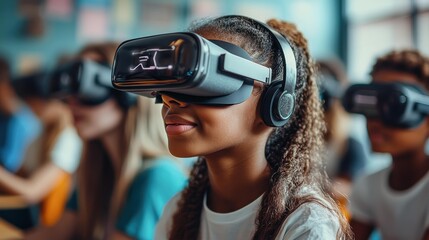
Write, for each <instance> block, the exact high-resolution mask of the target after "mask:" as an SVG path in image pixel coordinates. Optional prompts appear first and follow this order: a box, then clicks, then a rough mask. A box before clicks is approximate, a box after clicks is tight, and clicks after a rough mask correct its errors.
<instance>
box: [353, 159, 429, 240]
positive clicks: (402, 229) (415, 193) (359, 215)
mask: <svg viewBox="0 0 429 240" xmlns="http://www.w3.org/2000/svg"><path fill="white" fill-rule="evenodd" d="M390 171H391V168H390V167H388V168H385V169H382V170H380V171H378V172H376V173H373V174H370V175H367V176H363V177H362V178H360V179H358V180H357V181H356V183H355V185H354V186H353V189H352V195H351V196H350V203H349V210H350V213H351V215H352V217H353V218H354V219H356V220H358V221H361V222H364V223H369V224H373V225H374V226H375V227H376V228H378V230H379V231H380V233H381V236H382V239H384V240H394V239H404V240H405V239H407V240H408V239H422V237H423V234H424V232H425V230H426V229H427V228H428V226H429V172H428V173H426V175H425V176H424V177H423V178H422V179H421V180H420V181H419V182H418V183H416V184H414V186H412V187H411V188H409V189H407V190H404V191H395V190H393V189H391V188H390V187H389V185H388V179H389V173H390Z"/></svg>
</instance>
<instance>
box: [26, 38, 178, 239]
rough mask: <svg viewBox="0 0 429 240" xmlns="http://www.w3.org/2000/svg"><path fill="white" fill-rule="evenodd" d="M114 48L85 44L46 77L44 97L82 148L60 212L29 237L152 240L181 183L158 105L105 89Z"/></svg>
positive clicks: (108, 86)
mask: <svg viewBox="0 0 429 240" xmlns="http://www.w3.org/2000/svg"><path fill="white" fill-rule="evenodd" d="M116 48H117V44H116V43H103V44H94V45H88V46H86V47H85V48H84V49H82V50H81V51H80V53H79V55H78V59H77V61H74V62H71V63H70V64H67V65H64V66H62V67H59V68H58V69H57V70H56V71H55V72H54V73H53V74H52V77H51V81H52V82H51V87H50V92H51V94H53V95H55V96H57V97H61V98H64V99H65V101H66V102H67V103H68V104H69V106H70V109H71V111H72V114H73V118H74V125H75V127H76V129H77V131H78V134H79V136H80V137H81V138H82V139H83V140H84V149H85V151H84V153H83V155H82V161H81V164H80V167H79V171H78V176H77V180H78V181H77V190H76V191H75V192H74V193H73V195H72V197H71V199H70V200H69V203H68V206H67V210H66V212H65V214H63V216H62V218H61V220H60V221H59V222H58V223H57V224H56V225H55V226H53V227H51V228H40V229H36V230H35V231H33V232H31V233H29V234H28V235H27V238H28V239H71V238H76V237H77V238H79V239H153V237H154V236H153V235H154V230H155V224H156V223H157V221H158V219H159V217H160V215H161V212H162V209H163V207H164V205H165V204H166V203H167V201H168V200H169V199H170V198H172V197H173V196H174V194H176V193H177V192H178V191H180V190H182V188H183V187H184V185H185V180H186V177H185V172H184V171H183V169H182V168H181V167H180V165H179V164H178V163H177V162H176V160H175V159H174V158H172V157H171V155H170V154H169V152H168V148H167V139H166V135H165V132H164V130H163V126H162V119H161V116H160V114H159V111H160V106H157V105H155V104H153V103H152V102H151V101H150V99H146V98H145V99H137V96H131V95H130V94H128V93H125V92H120V91H117V90H115V89H113V88H112V86H111V67H110V64H109V63H110V62H112V60H113V57H114V51H115V49H116Z"/></svg>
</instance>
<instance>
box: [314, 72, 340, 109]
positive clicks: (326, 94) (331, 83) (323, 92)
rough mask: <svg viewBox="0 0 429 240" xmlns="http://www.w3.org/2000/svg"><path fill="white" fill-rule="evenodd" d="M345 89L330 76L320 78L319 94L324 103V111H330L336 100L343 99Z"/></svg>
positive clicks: (324, 75) (325, 75)
mask: <svg viewBox="0 0 429 240" xmlns="http://www.w3.org/2000/svg"><path fill="white" fill-rule="evenodd" d="M343 93H344V89H343V87H342V86H341V84H340V83H339V82H338V80H336V79H335V78H334V76H331V75H330V74H322V75H321V76H320V85H319V94H320V99H321V101H322V103H323V109H324V110H325V111H326V110H329V109H330V108H331V106H332V102H333V101H334V100H335V99H341V98H342V96H343Z"/></svg>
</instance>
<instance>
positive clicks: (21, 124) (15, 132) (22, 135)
mask: <svg viewBox="0 0 429 240" xmlns="http://www.w3.org/2000/svg"><path fill="white" fill-rule="evenodd" d="M0 125H1V127H0V129H1V131H0V165H1V166H3V167H4V168H6V169H7V170H8V171H10V172H16V171H17V170H18V169H19V167H20V166H21V163H22V159H23V154H24V152H25V149H26V148H27V146H28V144H29V143H30V142H31V141H33V140H34V139H35V138H36V136H37V135H38V134H39V133H40V131H41V124H40V122H39V120H38V119H37V117H36V116H35V115H34V113H33V112H32V111H31V110H30V109H29V108H28V107H27V106H21V107H20V109H19V110H18V111H17V112H16V113H14V114H13V115H10V116H6V115H3V114H1V115H0Z"/></svg>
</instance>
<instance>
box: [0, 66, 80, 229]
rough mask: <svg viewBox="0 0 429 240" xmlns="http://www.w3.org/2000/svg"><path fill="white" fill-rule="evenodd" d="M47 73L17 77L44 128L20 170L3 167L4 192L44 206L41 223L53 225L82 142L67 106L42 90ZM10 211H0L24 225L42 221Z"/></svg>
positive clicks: (0, 172)
mask: <svg viewBox="0 0 429 240" xmlns="http://www.w3.org/2000/svg"><path fill="white" fill-rule="evenodd" d="M43 76H44V75H40V74H30V75H27V76H25V77H22V78H20V79H19V80H15V81H19V84H17V83H15V87H16V91H17V94H18V95H19V96H20V97H22V98H23V99H24V100H25V102H26V104H27V105H28V106H29V107H30V108H31V109H32V111H33V112H34V113H35V114H36V116H37V117H38V118H39V119H40V122H41V124H42V130H41V133H40V135H39V136H38V137H37V138H36V139H35V140H34V141H32V142H31V143H30V144H29V146H28V147H27V149H26V151H25V154H24V158H23V160H22V165H21V166H20V169H19V170H18V172H17V173H16V174H13V173H11V172H9V171H7V170H6V169H4V168H3V167H0V192H2V194H3V195H8V196H18V197H20V198H21V199H22V201H23V203H24V204H25V205H28V206H32V205H37V206H40V214H39V215H40V220H41V223H42V224H43V225H52V224H54V223H55V222H56V221H57V220H58V219H59V217H60V216H61V214H62V212H63V210H64V206H65V204H66V202H67V198H68V196H69V193H70V190H71V186H72V181H71V176H72V175H73V174H74V172H75V171H76V169H77V166H78V165H79V160H80V155H81V148H82V143H81V140H80V138H79V136H78V135H77V133H76V130H75V129H74V127H73V124H72V115H71V112H70V110H69V109H68V108H67V106H66V105H65V104H64V103H62V102H60V101H59V100H56V99H50V98H48V96H47V95H46V94H45V92H44V91H43V90H42V88H43V87H42V85H43V84H41V82H42V81H43ZM11 214H12V215H14V212H12V213H11ZM8 215H9V213H7V212H4V211H3V212H1V213H0V216H1V217H2V218H5V219H6V220H9V221H10V222H11V223H13V224H16V225H17V226H18V227H21V228H28V227H31V226H29V225H33V224H35V223H37V222H38V217H37V215H38V214H36V215H35V216H32V215H33V214H24V215H25V216H24V215H20V216H18V215H15V216H11V217H7V216H8ZM24 218H25V219H24ZM32 218H36V219H32ZM28 222H33V224H28Z"/></svg>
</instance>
